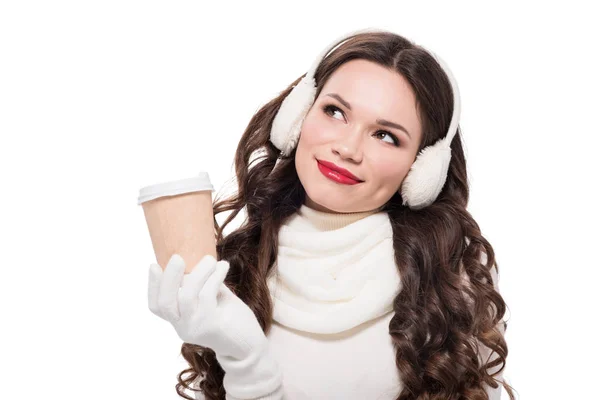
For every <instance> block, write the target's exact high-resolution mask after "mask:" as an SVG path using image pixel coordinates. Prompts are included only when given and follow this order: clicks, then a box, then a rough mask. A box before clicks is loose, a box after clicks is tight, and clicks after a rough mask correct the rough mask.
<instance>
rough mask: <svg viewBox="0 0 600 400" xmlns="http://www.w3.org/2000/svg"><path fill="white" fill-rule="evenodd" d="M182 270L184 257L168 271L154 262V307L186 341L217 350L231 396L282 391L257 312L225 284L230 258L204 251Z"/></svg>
mask: <svg viewBox="0 0 600 400" xmlns="http://www.w3.org/2000/svg"><path fill="white" fill-rule="evenodd" d="M184 271H185V261H184V260H183V258H182V257H181V256H180V255H178V254H174V255H173V256H172V257H171V259H170V260H169V262H168V263H167V266H166V267H165V270H164V271H163V270H162V269H161V267H160V266H159V265H158V264H156V263H152V264H151V265H150V270H149V278H148V307H149V308H150V311H151V312H152V313H153V314H155V315H157V316H159V317H160V318H162V319H164V320H166V321H169V322H170V323H171V324H172V325H173V327H174V328H175V331H176V332H177V334H178V335H179V337H180V339H181V340H183V341H184V342H187V343H192V344H196V345H200V346H204V347H209V348H210V349H212V350H213V351H214V352H215V353H216V357H217V360H218V361H219V364H220V365H221V367H222V368H223V370H224V371H225V378H224V382H223V384H224V386H225V391H226V392H227V393H228V398H239V399H254V398H262V396H267V395H268V394H270V393H273V392H274V391H276V390H278V389H279V391H280V390H281V383H282V376H281V371H280V368H279V365H278V364H277V362H276V361H275V359H274V357H273V356H272V355H271V353H270V351H269V343H268V340H267V338H266V336H265V334H264V332H263V330H262V328H261V326H260V324H259V323H258V320H257V319H256V316H255V315H254V313H253V312H252V310H251V309H250V308H249V307H248V306H247V305H246V303H244V302H243V301H242V300H241V299H240V298H239V297H237V296H236V295H235V294H234V293H233V292H232V291H231V290H230V289H229V288H228V287H227V286H226V285H225V284H224V283H223V281H224V279H225V276H226V275H227V272H228V271H229V262H228V261H225V260H221V261H217V260H216V259H215V258H214V257H212V256H211V255H206V256H204V257H203V258H202V260H200V262H199V263H198V264H197V265H196V266H195V267H194V269H193V270H192V271H191V272H190V273H189V274H184ZM184 275H185V276H184ZM264 398H275V397H264Z"/></svg>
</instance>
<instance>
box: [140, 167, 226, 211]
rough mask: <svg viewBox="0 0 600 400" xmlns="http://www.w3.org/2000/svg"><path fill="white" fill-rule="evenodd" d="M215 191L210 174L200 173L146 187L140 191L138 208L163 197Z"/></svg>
mask: <svg viewBox="0 0 600 400" xmlns="http://www.w3.org/2000/svg"><path fill="white" fill-rule="evenodd" d="M203 190H210V191H211V192H214V191H215V189H214V188H213V185H212V184H211V183H210V178H209V177H208V172H200V173H199V174H198V176H195V177H193V178H186V179H179V180H175V181H169V182H163V183H157V184H155V185H150V186H145V187H143V188H141V189H140V194H139V196H138V206H139V205H141V204H142V203H144V202H146V201H150V200H154V199H156V198H158V197H163V196H174V195H178V194H182V193H190V192H199V191H203Z"/></svg>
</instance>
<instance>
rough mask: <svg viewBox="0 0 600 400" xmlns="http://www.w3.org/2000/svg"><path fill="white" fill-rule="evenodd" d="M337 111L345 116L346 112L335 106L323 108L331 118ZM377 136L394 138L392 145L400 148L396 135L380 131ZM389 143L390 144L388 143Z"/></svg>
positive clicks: (329, 105)
mask: <svg viewBox="0 0 600 400" xmlns="http://www.w3.org/2000/svg"><path fill="white" fill-rule="evenodd" d="M336 111H338V112H340V113H341V114H342V115H344V112H343V111H342V110H340V109H339V108H338V107H336V106H334V105H333V104H326V105H325V106H324V107H323V112H324V113H325V114H327V115H329V116H331V114H332V113H334V112H336ZM375 134H376V135H379V134H385V135H388V136H389V137H391V138H392V142H391V144H392V145H394V146H396V147H400V140H398V138H397V137H396V135H394V134H393V133H391V132H388V131H383V130H380V131H377V132H376V133H375ZM388 143H390V142H388Z"/></svg>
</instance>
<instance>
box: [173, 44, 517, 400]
mask: <svg viewBox="0 0 600 400" xmlns="http://www.w3.org/2000/svg"><path fill="white" fill-rule="evenodd" d="M352 59H365V60H369V61H372V62H375V63H377V64H380V65H382V66H384V67H386V68H389V69H390V70H395V71H397V72H398V73H399V74H401V75H402V76H403V77H404V78H405V79H406V80H407V81H408V82H409V83H410V85H411V87H412V89H413V90H414V93H415V95H416V99H417V110H418V114H419V118H420V120H421V124H422V127H423V137H422V140H421V144H420V147H419V150H418V152H420V151H421V149H422V148H424V147H425V146H429V145H432V144H433V143H435V142H436V141H437V140H438V139H440V138H442V137H444V136H445V135H446V133H447V132H446V131H447V127H448V126H449V125H450V119H451V117H452V112H453V107H454V105H453V96H452V87H451V85H450V82H449V81H448V78H447V76H446V74H445V73H444V70H443V69H442V68H441V66H440V65H439V64H438V63H437V61H436V60H435V59H434V58H433V57H432V55H431V54H430V53H429V52H427V51H426V50H425V49H423V48H422V47H420V46H418V45H416V44H413V43H412V42H410V41H409V40H407V39H405V38H403V37H402V36H399V35H397V34H394V33H391V32H388V33H385V32H383V33H382V32H377V33H373V32H370V33H360V34H356V35H355V36H353V37H352V38H350V39H348V40H347V41H345V42H344V43H342V44H341V45H339V46H338V47H337V48H336V49H334V50H333V51H332V52H331V53H330V54H329V55H328V56H327V57H326V58H325V59H324V60H323V61H322V62H321V64H320V65H319V67H318V69H317V71H316V73H315V81H316V83H317V96H318V94H319V93H320V91H321V89H322V87H323V85H324V84H325V82H327V80H328V78H329V77H330V76H331V74H332V73H333V72H334V71H335V70H336V69H337V68H339V67H340V66H341V65H342V64H344V63H345V62H347V61H350V60H352ZM303 76H304V75H302V76H300V77H299V78H297V79H296V80H295V81H294V82H293V83H292V84H291V85H290V86H288V88H287V89H286V90H284V91H283V92H281V94H280V95H279V96H277V97H276V98H275V99H273V100H271V101H270V102H268V103H267V104H266V105H264V106H263V107H262V108H261V109H260V110H258V112H257V113H256V114H255V115H254V116H253V117H252V119H251V120H250V123H249V124H248V126H247V128H246V129H245V131H244V133H243V136H242V138H241V140H240V142H239V144H238V147H237V150H236V154H235V170H236V177H237V184H238V190H237V192H236V193H235V194H233V195H231V196H230V197H228V198H226V199H224V200H218V196H217V198H215V200H214V202H213V212H214V216H215V219H214V224H215V229H216V241H217V254H218V259H226V260H228V261H229V263H230V270H229V273H228V275H227V277H226V279H225V284H226V285H227V286H228V287H229V288H230V289H231V290H232V291H233V292H234V293H235V294H236V295H237V296H238V297H240V299H242V300H243V301H244V302H245V303H246V304H247V305H248V307H250V309H251V310H252V311H253V312H254V314H255V315H256V318H257V319H258V321H259V323H260V325H261V327H262V329H263V331H264V332H265V334H268V332H269V330H270V328H271V324H272V311H273V304H272V302H271V298H270V294H269V289H268V287H267V284H266V278H267V275H268V274H269V271H270V270H271V268H272V265H273V263H274V262H275V260H276V257H277V243H278V231H279V228H280V227H281V225H282V223H283V222H284V220H285V219H286V218H287V217H289V216H291V215H292V214H293V213H295V212H296V211H297V210H298V209H299V208H300V206H301V205H302V204H303V202H304V199H305V191H304V189H303V187H302V185H301V183H300V181H299V179H298V175H297V173H296V169H295V166H294V159H295V150H294V151H293V152H292V154H290V155H289V156H288V157H283V158H281V160H280V164H281V165H278V166H277V168H276V169H275V170H274V171H273V169H274V166H275V163H276V161H277V159H278V156H279V155H280V151H279V150H278V149H277V148H276V147H275V146H274V145H273V144H272V143H271V142H270V141H269V133H270V130H271V125H272V121H273V118H274V117H275V115H276V113H277V111H278V110H279V107H280V106H281V103H282V101H283V100H284V99H285V97H286V96H287V95H288V94H289V93H290V91H291V90H292V88H293V86H295V85H296V84H297V83H298V82H299V81H300V79H301V78H302V77H303ZM460 138H461V135H460V130H459V132H457V134H456V136H455V137H454V139H453V141H452V143H451V151H452V158H451V162H450V166H449V171H448V176H447V179H446V183H445V185H444V187H443V189H442V191H441V193H440V195H439V196H438V198H437V199H436V201H435V202H434V203H433V204H431V205H430V206H428V207H426V208H424V209H421V210H417V211H415V210H411V209H409V208H408V207H406V206H403V205H402V198H401V196H400V194H399V193H395V194H394V195H393V197H392V198H391V199H390V200H389V201H388V202H387V203H386V204H385V205H384V206H383V207H382V208H381V210H382V211H385V212H387V213H388V215H389V218H390V221H391V225H392V228H393V236H394V238H393V244H394V250H395V260H396V264H397V266H398V271H399V274H400V276H401V280H402V287H403V290H402V291H401V292H400V293H399V295H398V296H397V297H396V298H395V300H394V306H393V307H394V313H395V315H394V317H393V318H392V320H391V321H390V324H389V334H390V335H391V336H392V338H393V343H394V348H395V349H396V366H397V367H398V372H399V374H400V376H401V377H402V382H403V386H404V387H403V389H402V391H401V392H400V393H399V395H398V397H397V400H409V399H419V400H434V399H444V400H448V399H452V400H454V399H456V400H458V399H469V400H477V399H488V395H487V393H486V389H485V388H486V385H487V386H491V387H493V388H497V387H498V385H499V384H502V385H503V386H504V388H505V389H506V391H507V392H508V393H509V396H510V398H511V400H514V394H513V391H512V387H511V386H510V385H508V384H507V383H506V382H505V381H504V379H502V380H501V381H500V380H497V379H495V378H494V376H497V375H498V374H500V373H501V372H502V371H503V369H504V366H505V363H506V357H507V355H508V348H507V345H506V342H505V340H504V337H503V334H504V331H505V329H506V322H504V321H503V320H502V317H503V316H504V314H505V311H506V304H505V302H504V300H503V298H502V296H501V295H500V293H499V292H498V291H497V288H496V287H495V286H494V279H493V274H497V270H498V266H497V263H496V261H495V257H494V251H493V249H492V246H491V245H490V243H489V242H488V241H487V240H486V239H485V238H484V237H483V236H482V234H481V231H480V229H479V226H478V224H477V223H476V222H475V220H474V219H473V217H472V216H471V214H470V213H469V212H467V210H466V207H467V202H468V199H469V187H468V182H467V169H466V160H465V156H464V152H463V147H462V144H461V139H460ZM418 152H417V154H418ZM253 155H257V157H255V158H254V159H252V160H251V157H252V156H253ZM251 161H256V162H255V163H253V165H252V166H251V165H250V164H251ZM272 171H273V173H272V174H271V172H272ZM244 206H245V207H246V215H247V216H246V219H245V220H244V222H243V223H242V224H241V226H240V227H239V228H238V229H236V230H234V231H232V232H231V233H230V234H228V235H227V236H225V237H224V236H223V230H224V229H225V227H226V226H227V225H228V224H229V223H230V222H231V221H232V220H233V219H234V218H235V217H236V216H237V215H238V213H239V212H240V211H241V210H242V209H243V208H244ZM225 211H232V213H231V214H229V215H228V216H227V218H226V220H225V221H224V223H223V225H222V226H219V224H218V223H217V220H216V215H218V214H220V213H222V212H225ZM493 267H495V269H496V271H493ZM484 346H485V347H484ZM484 353H485V354H487V355H488V356H485V355H483V354H484ZM493 353H496V354H497V355H498V357H496V358H495V359H493V360H490V358H491V355H492V354H493ZM181 354H182V356H183V357H184V358H185V360H186V361H187V362H188V363H189V366H190V368H188V369H185V370H184V371H182V372H181V373H179V375H178V384H177V385H176V390H177V393H178V394H179V395H180V396H182V397H184V398H186V399H189V400H194V399H192V398H191V397H189V396H188V395H186V394H185V393H184V392H183V388H187V389H189V390H195V391H201V392H202V393H203V394H204V396H205V397H206V399H209V400H218V399H225V390H224V388H223V377H224V371H223V369H222V368H221V366H220V365H219V363H218V362H217V360H216V357H215V353H214V351H212V350H211V349H210V348H205V347H202V346H197V345H193V344H190V343H183V345H182V347H181ZM498 366H500V368H499V369H497V370H496V371H495V372H494V373H491V372H490V369H492V368H494V367H498ZM184 374H189V375H188V376H187V377H186V378H185V379H184V378H183V375H184ZM192 386H197V387H199V389H198V388H194V387H192Z"/></svg>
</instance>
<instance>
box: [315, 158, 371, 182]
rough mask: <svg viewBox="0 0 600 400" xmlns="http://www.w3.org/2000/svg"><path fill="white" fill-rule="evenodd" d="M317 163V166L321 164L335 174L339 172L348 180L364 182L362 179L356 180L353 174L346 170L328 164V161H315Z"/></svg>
mask: <svg viewBox="0 0 600 400" xmlns="http://www.w3.org/2000/svg"><path fill="white" fill-rule="evenodd" d="M317 162H318V163H319V164H322V165H324V166H326V167H327V168H329V169H332V170H334V171H336V172H339V173H340V174H341V175H344V176H346V177H348V178H350V179H354V180H355V181H357V182H364V181H363V180H362V179H359V178H357V177H356V176H355V175H354V174H352V172H350V171H348V170H347V169H344V168H342V167H338V166H337V165H335V164H334V163H330V162H328V161H321V160H319V159H317Z"/></svg>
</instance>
